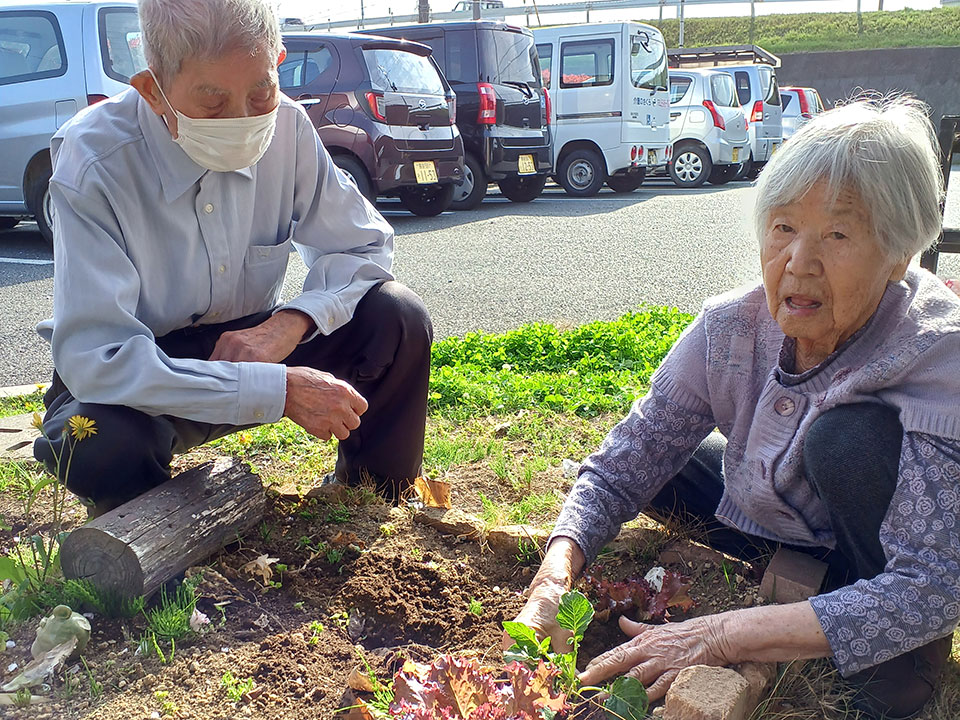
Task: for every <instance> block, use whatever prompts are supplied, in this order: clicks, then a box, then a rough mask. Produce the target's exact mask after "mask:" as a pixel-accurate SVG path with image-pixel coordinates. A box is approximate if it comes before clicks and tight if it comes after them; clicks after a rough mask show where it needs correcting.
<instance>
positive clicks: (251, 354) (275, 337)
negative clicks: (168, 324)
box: [209, 310, 314, 363]
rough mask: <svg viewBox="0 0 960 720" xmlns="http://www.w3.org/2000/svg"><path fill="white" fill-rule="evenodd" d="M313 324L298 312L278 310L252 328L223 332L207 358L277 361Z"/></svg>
mask: <svg viewBox="0 0 960 720" xmlns="http://www.w3.org/2000/svg"><path fill="white" fill-rule="evenodd" d="M313 327H314V325H313V320H311V319H310V318H309V317H308V316H307V315H304V314H303V313H302V312H299V311H298V310H281V311H280V312H278V313H275V314H274V315H271V316H270V317H269V318H267V319H266V320H265V321H263V322H262V323H260V324H259V325H256V326H254V327H252V328H247V329H246V330H233V331H231V332H225V333H223V335H221V336H220V339H219V340H217V344H216V346H215V347H214V348H213V354H212V355H211V356H210V358H209V359H210V360H226V361H227V362H265V363H278V362H281V361H283V359H284V358H286V357H287V356H288V355H290V353H292V352H293V350H294V348H296V347H297V344H298V343H299V342H300V341H301V340H302V339H303V337H304V336H305V335H306V334H307V332H309V331H310V330H312V329H313Z"/></svg>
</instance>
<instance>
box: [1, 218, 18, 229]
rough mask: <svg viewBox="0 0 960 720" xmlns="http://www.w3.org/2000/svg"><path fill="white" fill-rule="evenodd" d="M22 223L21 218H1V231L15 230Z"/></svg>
mask: <svg viewBox="0 0 960 720" xmlns="http://www.w3.org/2000/svg"><path fill="white" fill-rule="evenodd" d="M18 222H20V218H15V217H0V230H13V228H15V227H16V226H17V223H18Z"/></svg>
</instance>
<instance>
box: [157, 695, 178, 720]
mask: <svg viewBox="0 0 960 720" xmlns="http://www.w3.org/2000/svg"><path fill="white" fill-rule="evenodd" d="M153 697H154V698H156V700H157V702H158V703H160V715H161V716H164V715H169V716H170V717H175V716H176V714H177V713H178V712H180V708H178V707H177V706H176V705H175V704H174V703H173V702H171V701H170V700H169V699H168V698H169V697H170V693H168V692H167V691H165V690H156V691H154V693H153Z"/></svg>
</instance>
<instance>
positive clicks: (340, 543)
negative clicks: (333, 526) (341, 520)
mask: <svg viewBox="0 0 960 720" xmlns="http://www.w3.org/2000/svg"><path fill="white" fill-rule="evenodd" d="M330 544H331V545H332V546H333V547H335V548H339V547H344V546H345V545H356V546H357V547H359V548H362V547H364V544H363V541H362V540H361V539H360V538H358V537H357V534H356V533H352V532H345V531H343V530H341V531H340V532H338V533H337V534H336V535H334V536H333V537H332V538H331V539H330Z"/></svg>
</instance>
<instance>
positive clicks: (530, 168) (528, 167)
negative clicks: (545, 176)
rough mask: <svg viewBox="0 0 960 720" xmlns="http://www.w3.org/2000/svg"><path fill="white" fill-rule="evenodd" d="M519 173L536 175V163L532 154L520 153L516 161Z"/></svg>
mask: <svg viewBox="0 0 960 720" xmlns="http://www.w3.org/2000/svg"><path fill="white" fill-rule="evenodd" d="M517 165H518V170H517V173H518V174H519V175H536V174H537V164H536V163H535V162H534V161H533V155H521V156H520V158H519V161H518V162H517Z"/></svg>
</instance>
